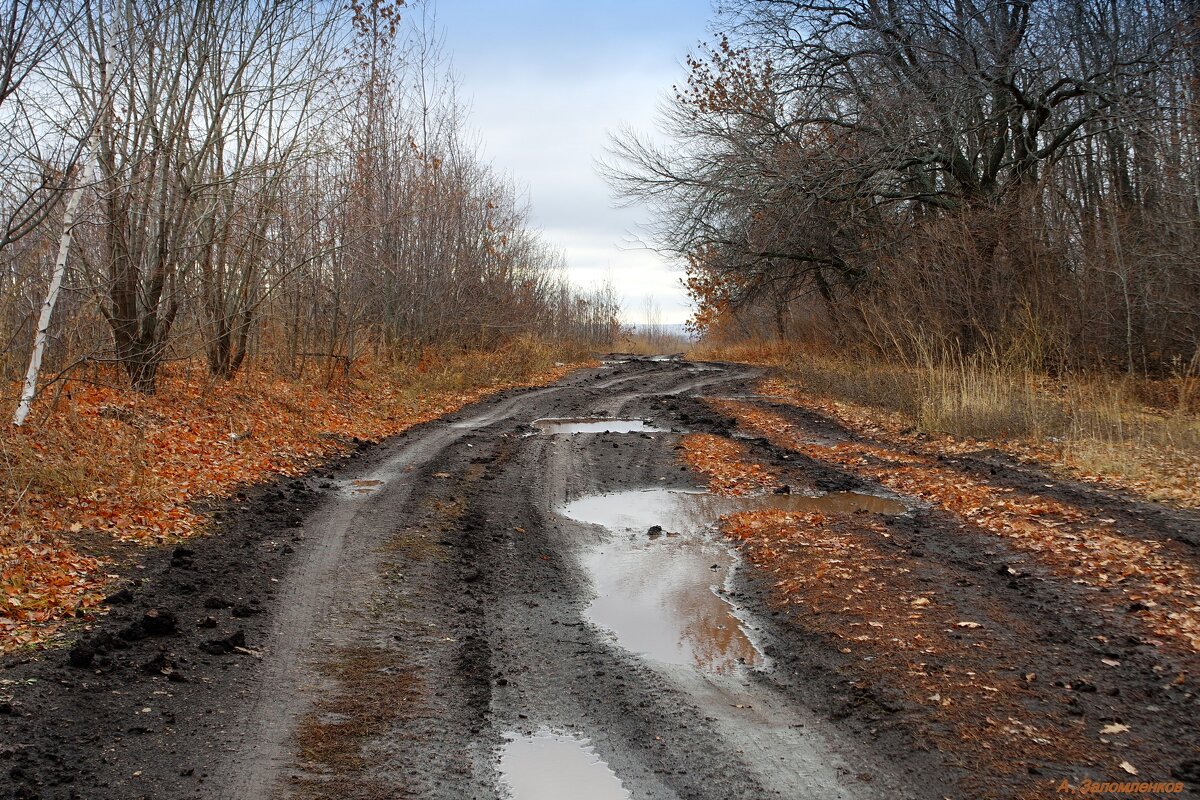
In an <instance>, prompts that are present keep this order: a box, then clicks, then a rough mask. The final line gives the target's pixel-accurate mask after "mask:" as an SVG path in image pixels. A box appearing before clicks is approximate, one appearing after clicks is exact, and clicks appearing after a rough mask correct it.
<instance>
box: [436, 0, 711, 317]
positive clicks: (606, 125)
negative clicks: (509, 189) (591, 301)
mask: <svg viewBox="0 0 1200 800" xmlns="http://www.w3.org/2000/svg"><path fill="white" fill-rule="evenodd" d="M707 14H708V3H707V0H678V1H677V2H670V3H657V4H655V3H633V2H623V1H618V2H608V3H586V4H576V3H561V2H554V3H551V2H548V1H546V0H535V2H514V3H508V4H494V3H483V2H480V1H479V0H442V2H440V3H439V4H438V7H437V15H438V22H439V24H440V25H441V26H442V27H443V28H444V30H445V33H446V46H447V48H448V50H449V51H450V53H451V55H452V59H453V63H454V68H455V71H456V72H457V73H458V74H459V75H460V76H461V78H462V84H461V90H462V95H463V96H465V97H466V98H469V100H470V109H471V116H470V124H471V126H472V127H473V128H475V129H477V130H478V132H479V135H480V139H481V140H482V142H483V150H484V153H485V157H486V158H488V159H489V160H491V161H492V162H493V163H494V165H495V166H496V167H497V168H498V169H500V170H501V171H503V172H505V173H507V174H509V175H511V176H512V177H513V178H514V179H515V180H516V181H517V182H518V184H519V185H522V186H524V187H526V188H527V190H528V195H529V198H530V201H531V203H532V213H533V219H534V222H535V224H537V225H538V226H539V227H540V228H542V229H543V231H544V233H545V238H546V240H547V241H548V242H549V243H551V244H553V245H555V246H558V247H560V248H562V249H563V250H564V251H565V252H566V255H567V261H568V264H569V271H570V275H571V277H572V279H573V280H575V281H576V282H577V283H579V284H580V285H585V286H586V285H588V284H589V283H594V282H595V280H596V278H597V277H599V276H603V275H606V274H611V276H612V279H613V282H614V283H615V284H616V286H617V288H618V291H619V292H620V293H621V295H622V296H623V298H624V299H625V301H626V309H625V314H626V316H627V317H628V318H629V320H630V321H638V319H639V318H640V317H643V316H644V315H645V311H644V308H645V302H646V298H647V297H648V296H649V297H651V298H653V301H654V302H655V304H656V305H657V306H658V307H659V308H660V309H661V310H662V320H663V321H664V322H682V321H684V320H685V319H687V317H688V316H689V313H690V312H689V309H688V305H687V301H686V297H685V295H684V292H683V290H682V288H681V287H680V284H679V277H680V273H679V272H678V271H677V270H676V269H675V268H674V267H672V266H671V265H669V264H668V263H667V262H666V261H665V260H664V259H662V258H660V257H659V256H657V255H656V254H654V253H651V252H648V251H646V250H644V249H633V248H630V247H629V242H630V241H631V240H632V239H634V238H636V237H638V236H639V235H640V233H641V231H643V230H644V229H645V226H646V224H647V223H648V222H649V218H648V212H647V210H646V209H644V208H632V209H628V208H617V207H615V206H616V203H615V200H614V198H613V197H612V194H611V191H610V189H609V187H608V186H607V184H605V182H604V181H603V180H602V179H601V178H600V177H599V176H598V175H597V174H596V171H595V163H596V160H597V159H599V158H602V157H603V156H604V154H605V148H606V146H607V144H608V137H609V134H610V132H614V131H616V130H618V129H620V128H621V127H623V126H630V127H633V128H635V129H638V130H643V131H650V130H652V129H653V127H654V118H655V114H656V106H657V104H658V103H659V101H660V99H661V97H662V96H663V94H664V92H666V91H669V89H670V87H671V85H672V84H673V83H676V82H678V81H679V80H681V78H682V74H683V73H682V68H681V67H680V66H679V62H680V60H681V59H682V57H683V55H684V54H685V52H686V51H687V49H688V48H689V46H690V45H692V44H694V42H695V41H696V40H697V39H698V38H701V37H702V36H703V33H704V26H705V22H706V19H707Z"/></svg>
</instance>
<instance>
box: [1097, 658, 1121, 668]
mask: <svg viewBox="0 0 1200 800" xmlns="http://www.w3.org/2000/svg"><path fill="white" fill-rule="evenodd" d="M1100 663H1101V664H1107V665H1108V666H1110V667H1119V666H1121V662H1120V661H1117V660H1116V659H1115V658H1102V659H1100Z"/></svg>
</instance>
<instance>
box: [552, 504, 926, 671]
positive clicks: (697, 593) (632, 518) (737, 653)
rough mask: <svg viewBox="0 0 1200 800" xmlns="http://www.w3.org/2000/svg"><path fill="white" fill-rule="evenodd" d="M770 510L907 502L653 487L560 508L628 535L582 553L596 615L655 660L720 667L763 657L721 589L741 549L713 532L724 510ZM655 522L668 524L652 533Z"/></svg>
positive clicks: (872, 507) (895, 507)
mask: <svg viewBox="0 0 1200 800" xmlns="http://www.w3.org/2000/svg"><path fill="white" fill-rule="evenodd" d="M761 509H778V510H784V511H826V512H831V513H846V512H853V511H873V512H878V513H885V514H895V513H900V512H902V511H904V510H905V507H904V505H903V504H902V503H899V502H897V501H894V500H887V499H885V498H882V497H874V496H872V495H862V494H852V493H833V494H827V495H823V496H821V497H807V496H803V495H766V496H760V497H720V496H717V495H711V494H708V493H707V492H698V491H684V490H677V489H649V490H640V491H629V492H616V493H613V494H603V495H592V496H590V497H583V498H580V499H578V500H575V501H573V502H571V503H567V504H566V505H564V506H562V507H560V508H559V510H558V511H559V513H560V514H562V515H563V516H566V517H568V518H570V519H574V520H578V521H580V522H588V523H592V524H596V525H602V526H604V527H606V528H608V529H609V530H611V531H613V532H615V533H618V534H619V535H618V536H617V537H614V538H613V539H611V540H609V541H608V542H605V543H604V544H603V545H601V546H599V547H596V548H593V549H591V550H590V551H588V552H586V553H585V554H584V555H583V557H582V564H583V567H584V568H585V569H586V570H587V572H588V574H589V575H590V576H591V579H592V585H593V588H594V589H595V591H596V599H595V600H594V601H593V602H592V603H591V605H589V606H588V608H587V611H586V616H587V619H588V621H590V622H592V623H593V624H595V625H597V626H599V627H602V628H605V629H607V630H609V631H611V632H612V633H613V635H614V636H615V637H616V639H617V642H618V643H619V644H620V645H621V646H622V647H624V648H625V649H626V650H629V651H631V652H634V653H639V654H641V655H644V656H646V657H648V658H652V659H654V660H656V661H663V662H666V663H669V664H682V665H687V666H693V667H698V668H700V669H703V670H706V671H709V672H716V673H728V672H732V671H735V670H737V669H738V668H739V667H743V666H744V667H755V666H759V665H761V664H763V662H764V658H763V655H762V654H761V653H760V652H759V650H758V649H757V648H756V647H755V645H754V643H753V641H751V639H750V636H749V634H748V633H747V631H746V627H745V625H744V624H743V622H742V620H741V618H740V617H739V616H738V610H737V609H736V608H735V607H734V606H733V605H732V604H731V603H730V602H729V601H728V600H726V599H725V598H724V597H722V596H721V595H720V594H719V593H718V590H719V589H721V588H723V587H724V586H725V584H726V582H727V580H728V578H729V576H730V574H731V573H732V570H733V569H734V568H735V566H736V565H737V557H736V556H735V555H734V551H733V549H732V548H731V547H729V546H727V545H726V544H725V543H724V542H721V541H717V540H715V539H713V538H712V533H711V532H712V528H713V526H714V525H715V523H716V521H717V520H718V519H719V518H720V517H721V516H722V515H725V514H732V513H736V512H740V511H752V510H761ZM654 526H658V527H659V528H660V529H661V531H662V532H661V533H658V534H657V535H653V536H652V535H650V532H651V530H652V529H653V528H654Z"/></svg>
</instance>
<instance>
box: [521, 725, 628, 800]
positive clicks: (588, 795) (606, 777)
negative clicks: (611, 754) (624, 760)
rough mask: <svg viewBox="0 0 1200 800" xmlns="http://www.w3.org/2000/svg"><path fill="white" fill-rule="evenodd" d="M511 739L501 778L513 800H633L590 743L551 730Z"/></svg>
mask: <svg viewBox="0 0 1200 800" xmlns="http://www.w3.org/2000/svg"><path fill="white" fill-rule="evenodd" d="M509 736H511V737H512V738H510V740H509V741H508V742H506V743H505V745H504V749H503V750H502V751H501V753H500V776H501V778H502V779H503V781H504V784H505V786H507V787H508V791H509V793H510V796H511V797H512V798H513V800H562V798H564V797H570V798H572V799H573V800H629V798H630V796H631V795H630V794H629V792H628V790H626V789H625V787H624V786H622V785H621V780H620V778H618V777H617V776H616V774H615V773H614V772H613V771H612V770H611V769H609V767H608V764H605V763H604V761H602V760H601V759H600V757H599V756H597V755H596V753H595V751H593V750H592V748H591V746H590V745H588V744H587V743H586V742H584V741H581V740H579V739H576V738H574V737H571V736H564V735H562V734H558V733H551V732H550V731H548V730H542V731H539V732H538V733H536V734H534V735H533V736H518V735H516V734H509Z"/></svg>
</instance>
